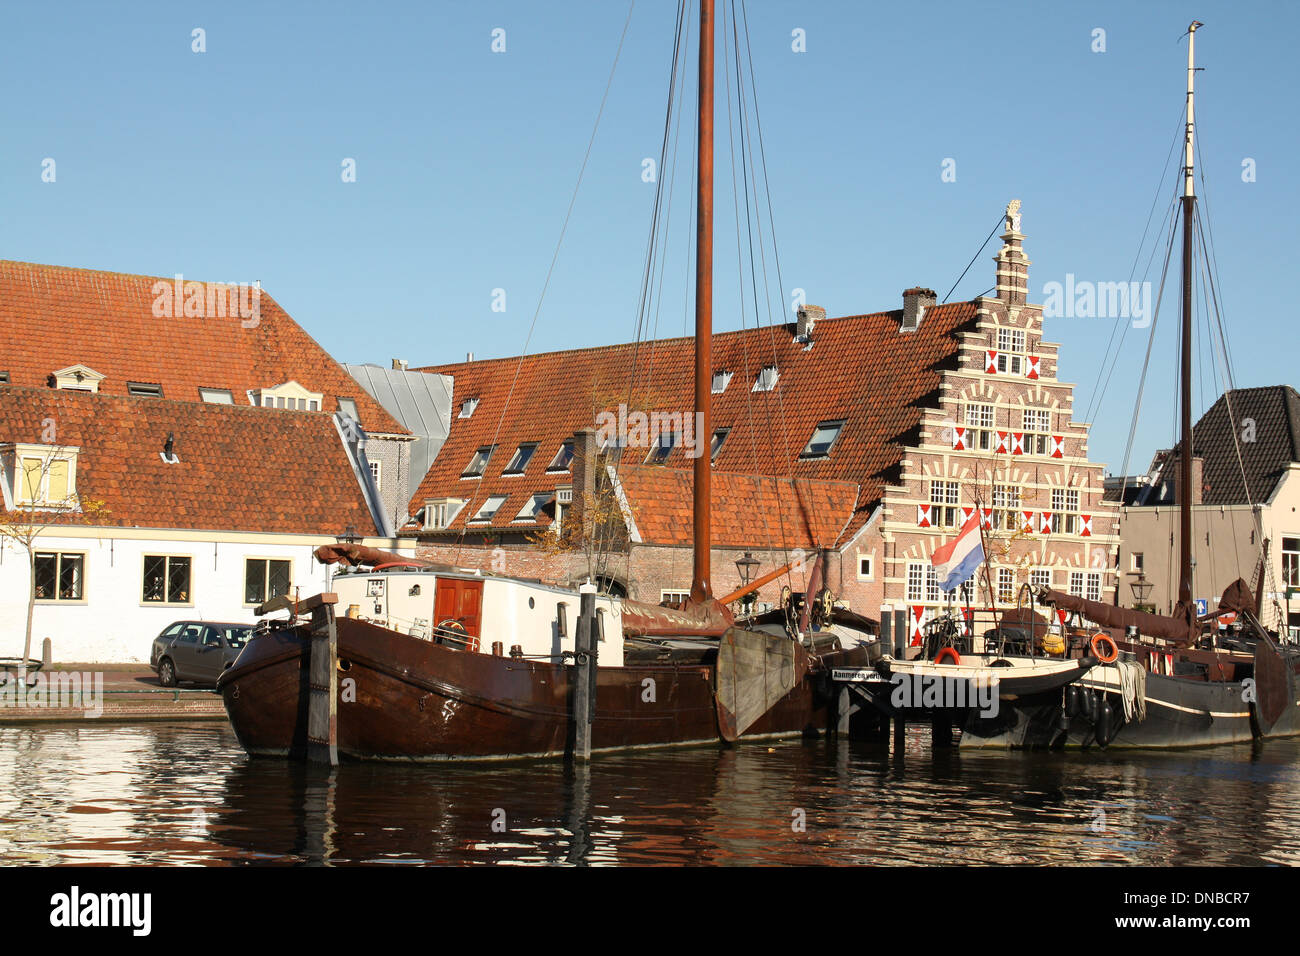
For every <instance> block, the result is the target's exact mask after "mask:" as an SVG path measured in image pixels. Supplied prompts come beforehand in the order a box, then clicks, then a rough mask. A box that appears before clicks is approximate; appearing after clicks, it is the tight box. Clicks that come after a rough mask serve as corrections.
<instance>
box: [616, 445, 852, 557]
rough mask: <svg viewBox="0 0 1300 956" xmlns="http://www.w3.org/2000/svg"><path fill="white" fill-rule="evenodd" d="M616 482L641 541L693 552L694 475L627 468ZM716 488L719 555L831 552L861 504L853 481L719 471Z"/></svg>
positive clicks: (715, 526) (714, 535) (715, 536)
mask: <svg viewBox="0 0 1300 956" xmlns="http://www.w3.org/2000/svg"><path fill="white" fill-rule="evenodd" d="M619 482H620V484H621V485H622V488H623V493H624V495H625V497H626V500H627V506H628V510H629V511H630V512H631V514H632V520H633V522H634V523H635V525H636V529H637V531H638V532H639V533H640V536H641V540H642V541H643V542H645V543H647V544H658V545H672V546H678V547H690V546H691V544H692V543H693V541H694V536H693V534H692V521H693V517H692V515H693V512H692V509H691V491H692V488H693V487H694V485H695V481H694V475H693V474H692V473H691V471H690V469H687V468H660V467H655V466H652V465H641V466H638V467H632V468H624V469H623V470H622V471H621V472H620V473H619ZM712 485H713V488H712V491H713V500H712V508H711V509H710V513H709V516H710V527H711V528H712V539H713V546H714V547H718V548H728V547H731V548H742V547H743V548H749V547H765V548H767V549H769V550H785V549H792V548H803V549H805V550H811V549H814V548H821V547H832V546H833V545H835V544H836V543H837V541H838V539H839V537H840V533H841V532H842V531H843V530H844V529H845V527H846V526H847V525H848V524H849V521H850V520H851V519H852V517H853V510H854V505H855V504H856V503H857V498H858V486H857V485H855V484H854V483H853V482H851V481H818V480H812V479H808V478H796V479H789V478H766V477H763V476H761V475H738V474H735V473H732V472H717V473H715V474H714V476H713V483H712Z"/></svg>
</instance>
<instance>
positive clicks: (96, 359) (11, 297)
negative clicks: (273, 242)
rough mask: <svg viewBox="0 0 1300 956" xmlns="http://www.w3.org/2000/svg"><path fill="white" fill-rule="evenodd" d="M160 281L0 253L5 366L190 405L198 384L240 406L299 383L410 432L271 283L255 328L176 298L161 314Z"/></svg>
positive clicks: (34, 380) (21, 375) (369, 424)
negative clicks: (93, 378) (85, 371)
mask: <svg viewBox="0 0 1300 956" xmlns="http://www.w3.org/2000/svg"><path fill="white" fill-rule="evenodd" d="M191 278H193V277H191ZM159 282H162V283H165V284H168V285H172V284H173V279H172V278H166V277H155V276H140V275H127V274H124V273H119V272H97V271H94V270H90V269H73V268H66V267H62V266H47V265H35V264H32V263H27V262H12V261H9V260H0V334H3V336H4V354H3V357H0V372H8V373H9V381H10V382H11V383H12V384H14V385H26V386H32V387H41V386H44V385H46V383H47V380H48V378H49V376H50V375H51V373H53V372H55V371H57V370H59V369H62V368H67V367H68V366H71V365H77V364H82V365H88V366H90V367H91V368H93V369H94V370H95V371H96V372H99V373H100V374H102V375H104V376H105V378H104V380H103V381H102V382H100V384H99V390H100V391H101V392H103V393H106V394H109V395H126V394H127V383H128V382H149V383H157V384H160V385H161V386H162V388H163V397H164V398H168V399H172V400H177V401H187V402H197V401H200V400H201V399H200V397H199V388H201V387H202V388H224V389H229V390H230V391H231V392H232V393H233V395H234V401H235V403H236V404H237V405H248V404H249V400H248V395H247V392H248V391H249V390H252V389H261V388H268V387H271V386H274V385H281V384H283V383H285V382H287V381H290V380H296V381H297V382H298V383H299V384H300V385H302V386H303V387H305V388H306V389H308V390H309V391H312V392H320V393H322V394H323V397H324V399H323V400H324V410H325V411H327V412H333V411H337V410H338V407H339V404H338V399H339V398H340V397H343V398H351V399H353V400H354V401H355V402H356V405H357V413H358V415H359V417H360V419H361V424H362V426H363V427H364V428H365V429H366V430H367V431H369V432H378V433H392V434H406V429H405V428H403V427H402V426H401V425H399V424H398V423H397V422H396V421H395V420H394V419H393V417H392V416H391V415H389V414H388V413H387V412H386V411H384V409H383V408H382V407H380V405H379V403H378V402H376V401H375V400H374V399H373V398H371V397H370V395H369V394H367V393H366V390H365V389H364V388H362V387H361V386H360V384H358V383H357V382H356V381H355V380H354V379H353V378H352V376H350V375H349V374H348V373H347V372H346V371H345V370H344V369H343V367H342V366H341V365H339V364H338V363H337V362H335V361H334V360H333V359H332V358H331V357H330V355H329V353H328V352H326V351H325V350H324V349H323V348H321V346H320V345H319V344H318V343H317V342H316V341H315V340H314V339H312V337H311V336H309V335H308V334H307V333H306V332H305V331H303V329H302V327H301V326H299V325H298V323H296V322H295V321H294V320H293V319H291V318H290V317H289V315H288V314H287V313H286V312H285V311H284V310H283V309H282V308H280V306H279V305H278V304H277V303H276V301H275V300H274V299H273V298H271V296H270V295H269V294H268V293H267V292H266V291H265V290H263V291H262V293H261V296H260V299H259V312H260V314H259V315H258V316H257V318H256V324H255V325H253V324H252V323H253V321H254V320H253V319H241V318H240V317H239V316H238V315H235V316H233V317H231V316H228V317H226V318H202V317H199V316H185V315H183V314H179V313H181V312H183V308H182V307H181V306H176V305H175V304H173V309H172V311H173V312H175V313H178V314H176V315H174V316H167V317H163V318H160V317H158V316H156V315H155V314H154V303H155V300H156V299H157V298H158V296H157V295H155V293H154V291H153V290H154V287H155V284H156V283H159ZM250 301H251V300H250ZM181 305H182V306H183V303H182V304H181ZM246 322H247V323H249V325H250V327H248V328H245V327H244V325H245V323H246ZM308 414H310V413H308ZM317 414H319V413H317ZM322 417H328V416H322Z"/></svg>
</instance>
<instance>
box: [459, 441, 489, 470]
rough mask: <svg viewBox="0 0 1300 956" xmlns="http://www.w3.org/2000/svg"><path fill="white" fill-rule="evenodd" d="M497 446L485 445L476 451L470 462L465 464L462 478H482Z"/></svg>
mask: <svg viewBox="0 0 1300 956" xmlns="http://www.w3.org/2000/svg"><path fill="white" fill-rule="evenodd" d="M496 448H497V446H496V445H484V446H483V447H482V448H480V449H479V450H478V451H476V452H474V457H472V458H471V459H470V460H469V464H468V465H466V466H465V470H464V471H463V472H461V474H460V476H461V477H462V478H482V477H483V472H484V471H485V470H486V469H487V464H488V462H489V461H490V460H491V459H492V452H494V451H496Z"/></svg>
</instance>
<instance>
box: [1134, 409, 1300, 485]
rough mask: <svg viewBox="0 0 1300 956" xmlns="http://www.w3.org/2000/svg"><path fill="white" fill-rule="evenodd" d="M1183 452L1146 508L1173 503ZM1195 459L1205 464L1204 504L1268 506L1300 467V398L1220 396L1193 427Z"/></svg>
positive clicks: (1170, 459) (1171, 460) (1167, 462)
mask: <svg viewBox="0 0 1300 956" xmlns="http://www.w3.org/2000/svg"><path fill="white" fill-rule="evenodd" d="M1229 405H1231V413H1229ZM1252 439H1253V440H1252ZM1181 447H1182V445H1181V443H1180V444H1179V445H1177V446H1175V447H1174V449H1173V450H1172V451H1170V452H1169V453H1168V454H1167V455H1166V456H1165V458H1164V467H1163V469H1162V472H1161V477H1160V480H1159V481H1158V482H1156V483H1155V485H1153V486H1152V489H1151V493H1150V494H1149V495H1148V496H1146V498H1145V499H1144V502H1143V503H1145V504H1156V503H1158V502H1164V501H1169V500H1172V495H1170V494H1169V489H1170V488H1171V487H1172V485H1173V480H1174V472H1175V470H1176V469H1177V461H1178V455H1179V451H1180V449H1181ZM1238 452H1240V457H1239V456H1238ZM1192 453H1193V454H1194V455H1196V456H1197V457H1200V458H1203V459H1204V460H1205V465H1204V473H1203V478H1202V492H1201V494H1202V498H1201V500H1202V502H1203V503H1205V504H1207V505H1235V504H1248V503H1249V504H1253V503H1258V502H1260V501H1264V500H1266V499H1267V498H1268V497H1269V496H1270V495H1272V493H1273V489H1274V488H1275V487H1276V485H1277V481H1278V478H1280V477H1281V475H1282V473H1283V472H1284V471H1285V470H1286V468H1287V466H1288V465H1290V464H1291V463H1292V462H1294V461H1300V394H1297V393H1296V390H1295V389H1294V388H1292V387H1291V386H1290V385H1266V386H1263V387H1261V388H1239V389H1234V390H1233V391H1230V392H1227V393H1226V394H1224V395H1221V396H1219V399H1218V401H1216V402H1215V403H1214V404H1213V405H1212V406H1210V409H1209V410H1208V411H1207V412H1206V413H1205V414H1204V415H1202V416H1201V419H1200V421H1198V422H1197V423H1196V424H1195V425H1194V426H1193V427H1192ZM1243 470H1244V474H1245V481H1244V482H1243V480H1242V475H1243Z"/></svg>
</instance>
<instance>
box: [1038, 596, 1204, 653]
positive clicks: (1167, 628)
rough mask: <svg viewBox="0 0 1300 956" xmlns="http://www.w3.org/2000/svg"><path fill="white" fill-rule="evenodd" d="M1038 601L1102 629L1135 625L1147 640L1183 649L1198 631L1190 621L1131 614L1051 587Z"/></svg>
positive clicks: (1136, 613)
mask: <svg viewBox="0 0 1300 956" xmlns="http://www.w3.org/2000/svg"><path fill="white" fill-rule="evenodd" d="M1039 600H1040V601H1042V602H1043V603H1044V604H1051V605H1054V606H1055V607H1056V608H1058V609H1060V610H1063V611H1078V612H1079V613H1080V614H1082V615H1083V616H1084V617H1086V618H1087V619H1088V620H1090V621H1092V622H1093V623H1095V624H1100V625H1101V626H1102V627H1113V628H1121V629H1124V628H1128V627H1132V626H1136V627H1137V629H1138V632H1139V633H1141V634H1145V635H1146V636H1147V637H1156V638H1159V639H1161V640H1164V641H1174V642H1176V643H1178V644H1181V645H1183V646H1185V647H1190V646H1191V644H1192V643H1193V642H1194V641H1195V640H1196V636H1197V635H1198V634H1199V633H1200V628H1198V627H1197V626H1196V624H1195V623H1194V619H1189V618H1183V617H1165V616H1164V615H1163V614H1148V613H1147V612H1146V611H1134V610H1132V609H1130V608H1126V607H1116V606H1115V605H1113V604H1103V603H1102V602H1101V601H1089V600H1088V599H1087V598H1081V597H1075V596H1074V595H1073V594H1065V593H1063V592H1061V591H1055V590H1053V589H1052V588H1044V589H1043V591H1042V594H1041V595H1040V597H1039Z"/></svg>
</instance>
